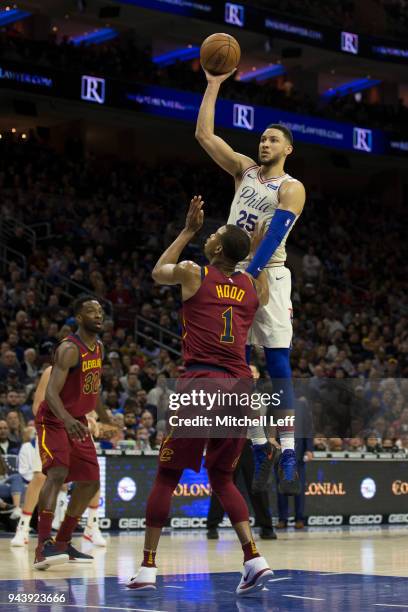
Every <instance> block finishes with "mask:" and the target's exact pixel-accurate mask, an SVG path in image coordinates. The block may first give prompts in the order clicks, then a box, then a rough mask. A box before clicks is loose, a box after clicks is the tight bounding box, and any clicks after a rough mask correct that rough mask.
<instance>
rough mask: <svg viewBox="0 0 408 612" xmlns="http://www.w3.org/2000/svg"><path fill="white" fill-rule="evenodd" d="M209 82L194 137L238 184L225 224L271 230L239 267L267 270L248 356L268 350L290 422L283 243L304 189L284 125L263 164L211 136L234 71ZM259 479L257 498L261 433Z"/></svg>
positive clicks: (290, 474)
mask: <svg viewBox="0 0 408 612" xmlns="http://www.w3.org/2000/svg"><path fill="white" fill-rule="evenodd" d="M204 72H205V75H206V77H207V89H206V91H205V94H204V97H203V100H202V103H201V106H200V111H199V115H198V119H197V126H196V138H197V140H198V142H199V143H200V145H201V146H202V147H203V149H204V150H205V151H206V152H207V153H208V154H209V155H210V157H212V159H213V160H214V161H215V162H216V163H217V164H218V165H219V166H221V168H223V169H224V170H225V171H226V172H228V173H229V174H231V175H232V176H233V177H234V180H235V196H234V199H233V202H232V205H231V209H230V214H229V217H228V223H229V224H234V225H237V226H238V227H240V228H242V229H244V230H245V231H246V232H248V233H249V234H251V233H252V232H253V231H254V229H255V227H256V226H257V224H261V225H262V224H264V223H265V224H266V227H267V231H266V233H265V237H264V239H263V240H262V242H261V244H260V246H259V248H258V249H257V251H256V253H255V255H254V257H253V259H252V261H250V262H249V261H245V262H241V264H240V267H239V269H242V266H243V267H244V269H245V268H246V269H247V271H248V272H249V273H251V275H252V276H253V277H254V278H256V277H257V276H258V274H259V273H260V270H262V269H263V268H265V272H266V273H267V276H268V282H269V302H268V304H267V306H264V307H262V308H260V309H259V310H258V312H257V314H256V316H255V320H254V324H253V326H252V328H251V330H250V333H249V335H248V346H247V349H246V354H247V361H248V362H249V360H250V353H251V346H252V345H258V346H263V347H264V351H265V359H266V365H267V369H268V373H269V376H270V377H271V380H273V381H278V384H279V386H280V389H281V390H282V391H283V393H281V406H280V407H281V409H284V411H285V415H288V416H293V415H294V405H295V402H294V393H293V385H292V378H291V377H292V373H291V367H290V347H291V340H292V303H291V298H290V294H291V275H290V270H289V269H288V268H286V267H285V260H286V248H285V244H286V239H287V237H288V234H289V232H290V230H291V229H292V227H293V225H294V223H295V222H296V221H297V219H298V218H299V216H300V214H301V212H302V210H303V206H304V203H305V189H304V186H303V184H302V183H301V182H300V181H298V180H296V179H294V178H293V177H291V176H289V174H287V173H286V172H285V169H284V166H285V161H286V158H287V157H288V155H290V154H291V153H292V151H293V137H292V133H291V131H290V130H289V129H288V128H286V127H285V126H283V125H280V124H272V125H269V126H268V127H267V128H266V129H265V131H264V132H263V134H262V136H261V140H260V143H259V150H258V163H256V162H255V161H254V160H253V159H251V158H250V157H247V156H246V155H242V154H240V153H237V152H236V151H234V150H233V149H232V148H231V147H230V146H229V145H228V144H227V143H226V142H225V141H224V140H223V139H222V138H220V137H219V136H217V135H216V134H215V133H214V115H215V104H216V101H217V96H218V92H219V90H220V86H221V84H222V82H223V81H225V80H226V79H227V78H228V77H230V76H231V75H232V74H233V73H234V72H235V70H233V71H231V72H229V73H227V74H223V75H216V76H214V75H212V74H210V73H209V72H208V71H206V70H204ZM294 431H295V428H294V424H293V426H287V427H286V426H285V427H283V428H282V427H280V428H279V429H278V434H279V438H280V445H281V448H282V453H281V455H280V458H279V466H278V475H279V481H280V482H279V490H280V492H281V493H283V494H284V495H297V494H299V493H300V481H299V477H298V474H297V469H296V455H295V438H294ZM252 442H253V449H254V458H255V476H254V484H253V489H254V492H259V491H262V490H264V489H265V488H266V486H267V482H268V477H269V473H270V470H271V467H272V465H273V463H274V461H275V448H274V446H273V445H271V443H270V441H269V440H267V439H266V437H265V433H264V431H263V429H261V428H259V432H258V433H256V434H255V436H252Z"/></svg>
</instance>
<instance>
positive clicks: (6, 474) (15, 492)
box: [0, 454, 24, 520]
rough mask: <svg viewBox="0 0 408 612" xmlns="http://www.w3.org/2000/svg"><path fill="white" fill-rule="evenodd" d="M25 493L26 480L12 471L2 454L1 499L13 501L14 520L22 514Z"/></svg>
mask: <svg viewBox="0 0 408 612" xmlns="http://www.w3.org/2000/svg"><path fill="white" fill-rule="evenodd" d="M23 493H24V482H23V479H22V478H21V476H20V474H18V473H14V474H12V473H10V470H9V467H8V465H7V463H6V462H5V460H4V458H3V456H2V455H1V454H0V499H1V500H2V501H5V502H6V503H9V502H12V504H13V506H14V509H13V512H12V513H11V515H10V518H11V519H12V520H17V519H19V518H20V516H21V507H20V503H21V496H22V495H23Z"/></svg>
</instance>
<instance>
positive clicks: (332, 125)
mask: <svg viewBox="0 0 408 612" xmlns="http://www.w3.org/2000/svg"><path fill="white" fill-rule="evenodd" d="M0 87H5V88H12V89H17V90H23V91H26V92H31V93H33V94H41V95H46V96H54V97H61V98H67V99H70V100H77V101H79V102H83V103H84V104H87V105H89V106H92V107H94V108H103V107H113V108H126V109H129V110H132V111H137V112H142V113H147V114H149V115H156V116H158V117H166V118H170V119H176V120H181V121H190V122H195V121H196V119H197V115H198V110H199V107H200V103H201V99H202V95H201V94H196V93H192V92H187V91H181V90H178V89H172V88H167V87H158V86H153V85H142V84H139V83H126V82H122V81H117V80H114V79H108V78H105V77H102V76H96V75H89V74H74V73H71V74H62V73H59V72H53V73H51V71H45V70H42V69H40V68H38V67H33V66H28V65H22V64H17V63H14V62H6V63H5V62H3V63H0ZM215 121H216V125H217V127H221V128H228V129H233V130H240V131H244V132H249V133H254V134H260V133H262V132H263V130H264V129H265V126H266V125H269V124H270V123H282V124H283V125H286V126H288V127H289V128H290V129H291V130H292V132H293V135H294V138H295V140H296V141H298V142H304V143H307V144H312V145H320V146H324V147H330V148H333V149H340V150H344V151H357V152H360V153H362V154H364V155H370V154H377V155H403V156H406V155H408V141H406V140H401V138H400V137H399V136H397V135H394V134H392V133H389V132H385V131H382V130H378V129H371V128H367V127H365V126H363V125H353V124H351V123H343V122H339V121H330V120H327V119H319V118H318V117H311V116H308V115H300V114H297V113H288V112H286V111H282V110H279V109H278V108H272V107H267V106H258V105H249V104H243V103H238V102H235V101H234V100H224V99H220V100H218V102H217V107H216V117H215Z"/></svg>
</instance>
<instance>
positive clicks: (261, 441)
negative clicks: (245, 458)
mask: <svg viewBox="0 0 408 612" xmlns="http://www.w3.org/2000/svg"><path fill="white" fill-rule="evenodd" d="M251 440H252V444H253V445H254V446H263V444H266V443H267V441H268V440H267V439H266V438H265V436H264V437H263V438H252V437H251Z"/></svg>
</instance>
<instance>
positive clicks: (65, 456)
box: [34, 296, 109, 569]
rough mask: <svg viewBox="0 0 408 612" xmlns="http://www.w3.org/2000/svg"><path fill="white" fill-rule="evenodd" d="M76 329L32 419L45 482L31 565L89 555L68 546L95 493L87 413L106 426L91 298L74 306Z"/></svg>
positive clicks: (99, 316)
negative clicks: (56, 519)
mask: <svg viewBox="0 0 408 612" xmlns="http://www.w3.org/2000/svg"><path fill="white" fill-rule="evenodd" d="M74 314H75V317H76V321H77V323H78V331H77V333H76V334H72V335H70V336H68V337H67V338H65V339H64V340H63V341H62V342H61V344H60V345H59V347H58V349H57V351H56V354H55V362H54V365H53V367H52V371H51V376H50V380H49V383H48V385H47V389H46V394H45V400H44V401H43V402H41V404H40V407H39V410H38V413H37V415H36V419H35V422H36V428H37V434H38V439H39V444H40V456H41V461H42V469H43V472H44V473H45V474H46V476H47V478H46V481H45V483H44V485H43V488H42V490H41V493H40V498H39V502H38V546H37V548H36V552H35V561H34V567H35V568H36V569H47V568H48V567H49V566H51V565H56V564H58V563H64V562H66V561H74V562H79V563H89V562H91V561H92V557H91V556H90V555H85V554H84V553H81V552H80V551H78V550H76V549H75V548H74V547H73V546H72V544H71V536H72V533H73V531H74V529H75V527H76V525H77V523H78V521H79V519H80V517H81V515H82V513H83V512H84V510H85V509H86V507H87V506H88V504H89V502H90V500H91V499H92V498H93V497H94V495H95V494H96V492H97V491H98V490H99V465H98V461H97V457H96V451H95V446H94V444H93V441H92V438H91V436H90V433H89V430H88V427H87V420H86V416H85V415H86V414H87V413H89V412H91V411H92V410H95V409H96V410H97V411H98V414H99V415H100V418H101V419H102V420H103V421H106V422H109V418H108V415H107V414H106V412H105V410H104V409H103V407H102V404H101V402H100V396H99V384H100V377H101V371H102V358H103V348H102V344H101V342H100V341H99V340H98V338H97V335H98V333H100V332H101V330H102V324H103V310H102V307H101V305H100V304H99V302H98V301H97V300H95V299H93V298H90V297H89V296H85V297H82V298H79V299H78V300H77V301H76V302H75V304H74ZM64 482H75V487H74V490H73V492H72V494H71V499H70V502H69V504H68V508H67V512H66V515H65V518H64V521H63V522H62V524H61V526H60V528H59V530H58V533H57V535H56V538H55V541H53V540H52V539H51V537H50V536H51V525H52V520H53V516H54V511H55V506H56V501H57V496H58V492H59V490H60V488H61V486H62V484H63V483H64Z"/></svg>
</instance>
